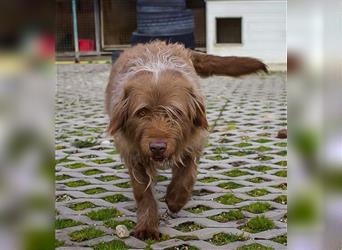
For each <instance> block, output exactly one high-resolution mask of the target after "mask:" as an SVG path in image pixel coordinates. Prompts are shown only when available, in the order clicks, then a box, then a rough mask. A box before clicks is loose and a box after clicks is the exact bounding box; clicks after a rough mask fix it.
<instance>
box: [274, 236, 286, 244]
mask: <svg viewBox="0 0 342 250" xmlns="http://www.w3.org/2000/svg"><path fill="white" fill-rule="evenodd" d="M271 240H273V241H275V242H278V243H280V244H283V245H285V246H286V245H287V235H286V234H283V235H279V236H277V237H274V238H272V239H271Z"/></svg>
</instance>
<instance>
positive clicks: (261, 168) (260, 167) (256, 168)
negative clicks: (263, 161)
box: [249, 166, 273, 173]
mask: <svg viewBox="0 0 342 250" xmlns="http://www.w3.org/2000/svg"><path fill="white" fill-rule="evenodd" d="M249 169H250V170H254V171H258V172H263V173H265V172H267V171H268V170H272V169H273V168H272V167H270V166H254V167H250V168H249Z"/></svg>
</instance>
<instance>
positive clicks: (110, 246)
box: [94, 240, 129, 250]
mask: <svg viewBox="0 0 342 250" xmlns="http://www.w3.org/2000/svg"><path fill="white" fill-rule="evenodd" d="M128 249H129V248H128V246H126V244H125V242H123V241H121V240H112V241H110V242H101V243H100V244H97V245H95V246H94V250H128Z"/></svg>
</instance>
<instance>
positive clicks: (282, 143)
mask: <svg viewBox="0 0 342 250" xmlns="http://www.w3.org/2000/svg"><path fill="white" fill-rule="evenodd" d="M274 145H275V146H278V147H287V142H278V143H275V144H274Z"/></svg>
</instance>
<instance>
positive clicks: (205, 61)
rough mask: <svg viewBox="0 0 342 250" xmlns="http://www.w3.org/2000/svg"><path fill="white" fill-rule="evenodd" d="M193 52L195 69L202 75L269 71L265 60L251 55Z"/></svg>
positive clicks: (239, 74)
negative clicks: (219, 54) (238, 55)
mask: <svg viewBox="0 0 342 250" xmlns="http://www.w3.org/2000/svg"><path fill="white" fill-rule="evenodd" d="M191 53H192V54H191V60H192V63H193V65H194V67H195V70H196V72H197V74H199V75H200V76H202V77H207V76H211V75H225V76H241V75H247V74H251V73H255V72H258V71H264V72H266V73H267V72H268V71H267V67H266V65H265V64H264V63H263V62H261V61H260V60H258V59H255V58H251V57H236V56H213V55H207V54H204V53H199V52H195V51H192V52H191Z"/></svg>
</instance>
